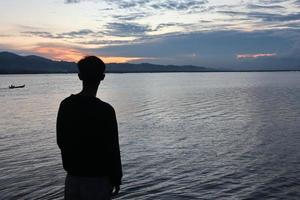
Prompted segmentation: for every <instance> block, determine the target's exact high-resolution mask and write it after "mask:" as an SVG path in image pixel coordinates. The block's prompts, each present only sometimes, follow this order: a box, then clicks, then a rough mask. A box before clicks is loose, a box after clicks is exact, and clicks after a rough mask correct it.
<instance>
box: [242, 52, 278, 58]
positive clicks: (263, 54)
mask: <svg viewBox="0 0 300 200" xmlns="http://www.w3.org/2000/svg"><path fill="white" fill-rule="evenodd" d="M273 56H276V53H258V54H238V55H236V57H237V59H247V58H248V59H256V58H260V57H273Z"/></svg>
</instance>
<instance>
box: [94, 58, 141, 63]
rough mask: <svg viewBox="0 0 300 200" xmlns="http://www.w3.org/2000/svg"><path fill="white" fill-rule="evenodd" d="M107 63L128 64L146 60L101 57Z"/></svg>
mask: <svg viewBox="0 0 300 200" xmlns="http://www.w3.org/2000/svg"><path fill="white" fill-rule="evenodd" d="M99 58H101V59H102V60H103V61H104V62H105V63H126V62H131V61H138V60H142V59H144V58H143V57H114V56H99Z"/></svg>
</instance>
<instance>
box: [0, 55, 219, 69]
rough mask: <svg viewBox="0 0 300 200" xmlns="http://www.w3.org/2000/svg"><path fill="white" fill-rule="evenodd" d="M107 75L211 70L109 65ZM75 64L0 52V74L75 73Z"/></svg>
mask: <svg viewBox="0 0 300 200" xmlns="http://www.w3.org/2000/svg"><path fill="white" fill-rule="evenodd" d="M106 67H107V69H106V72H108V73H139V72H210V71H216V70H215V69H212V68H206V67H197V66H192V65H186V66H175V65H155V64H149V63H142V64H131V63H110V64H107V66H106ZM76 72H77V66H76V63H75V62H66V61H54V60H50V59H47V58H43V57H40V56H35V55H31V56H20V55H17V54H14V53H11V52H0V74H29V73H30V74H34V73H76Z"/></svg>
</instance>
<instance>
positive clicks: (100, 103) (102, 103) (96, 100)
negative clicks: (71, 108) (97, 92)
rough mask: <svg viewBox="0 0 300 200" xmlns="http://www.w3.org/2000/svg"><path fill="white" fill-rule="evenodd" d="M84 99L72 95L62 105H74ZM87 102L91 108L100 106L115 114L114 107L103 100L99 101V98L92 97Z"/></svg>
mask: <svg viewBox="0 0 300 200" xmlns="http://www.w3.org/2000/svg"><path fill="white" fill-rule="evenodd" d="M82 98H84V97H82V96H79V95H73V94H72V95H70V96H68V97H66V98H65V99H63V100H62V101H61V103H60V105H61V106H64V105H67V104H72V103H73V102H75V101H80V99H82ZM85 100H87V101H88V104H89V105H90V106H98V107H101V108H102V109H105V110H107V111H108V112H115V110H114V107H113V106H112V105H110V104H109V103H107V102H105V101H102V100H101V99H99V98H97V97H90V98H87V99H85ZM86 103H87V102H86Z"/></svg>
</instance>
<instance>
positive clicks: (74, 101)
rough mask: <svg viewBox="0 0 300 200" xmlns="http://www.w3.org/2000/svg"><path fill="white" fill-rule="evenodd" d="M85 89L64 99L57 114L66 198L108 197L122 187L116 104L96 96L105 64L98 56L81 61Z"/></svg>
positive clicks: (86, 199) (103, 75)
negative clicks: (114, 106)
mask: <svg viewBox="0 0 300 200" xmlns="http://www.w3.org/2000/svg"><path fill="white" fill-rule="evenodd" d="M78 68H79V74H78V76H79V79H80V80H81V81H82V85H83V88H82V91H81V92H80V93H78V94H75V95H73V94H72V95H71V96H69V97H67V98H66V99H64V100H63V101H62V102H61V104H60V107H59V111H58V116H57V144H58V146H59V148H60V150H61V155H62V161H63V167H64V169H65V170H66V172H67V177H66V181H65V199H66V200H69V199H70V200H75V199H76V200H77V199H83V200H92V199H97V200H100V199H101V200H102V199H103V200H106V199H111V196H113V195H117V194H118V193H119V190H120V184H121V178H122V166H121V158H120V149H119V139H118V128H117V120H116V115H115V111H114V109H113V107H112V106H111V105H109V104H108V103H105V102H103V101H101V100H100V99H98V98H97V97H96V94H97V90H98V86H99V84H100V82H101V81H102V80H103V79H104V77H105V74H104V71H105V64H104V63H103V61H102V60H100V59H99V58H97V57H95V56H88V57H85V58H84V59H82V60H80V61H79V62H78Z"/></svg>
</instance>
